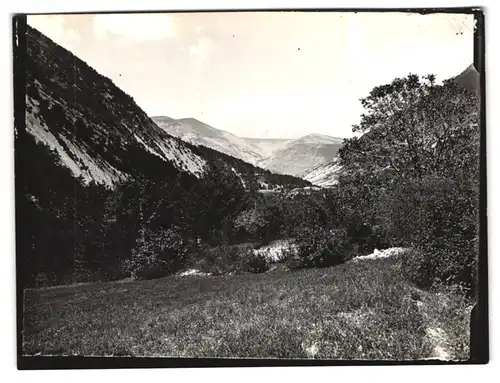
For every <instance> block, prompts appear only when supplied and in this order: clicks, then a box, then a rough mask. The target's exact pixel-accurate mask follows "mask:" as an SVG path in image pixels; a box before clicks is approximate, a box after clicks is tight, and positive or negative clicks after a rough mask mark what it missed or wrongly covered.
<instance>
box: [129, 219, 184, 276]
mask: <svg viewBox="0 0 500 383" xmlns="http://www.w3.org/2000/svg"><path fill="white" fill-rule="evenodd" d="M188 249H189V245H188V244H187V243H186V242H185V241H184V239H183V237H182V236H181V235H180V234H179V233H178V231H177V230H176V229H175V228H170V229H167V230H163V229H159V230H156V231H151V230H145V232H144V234H143V235H141V236H139V238H138V240H137V245H136V247H135V248H134V249H132V258H131V259H129V260H126V261H125V264H124V266H125V270H126V271H127V273H128V274H129V275H130V276H131V277H132V278H134V279H154V278H161V277H164V276H166V275H169V274H172V273H174V272H176V271H178V270H179V269H181V268H182V267H183V266H184V264H185V262H186V259H187V253H188Z"/></svg>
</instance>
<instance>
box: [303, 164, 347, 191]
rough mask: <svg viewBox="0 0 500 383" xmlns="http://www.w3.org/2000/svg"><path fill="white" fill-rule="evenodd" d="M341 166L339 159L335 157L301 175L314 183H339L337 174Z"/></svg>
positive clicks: (324, 184)
mask: <svg viewBox="0 0 500 383" xmlns="http://www.w3.org/2000/svg"><path fill="white" fill-rule="evenodd" d="M340 169H341V167H340V166H339V164H338V159H337V158H334V159H333V160H331V161H328V162H326V163H324V164H320V165H317V166H315V167H313V168H311V169H308V170H306V171H305V172H304V173H301V174H300V175H299V177H301V178H303V179H305V180H307V181H309V182H311V183H312V184H314V185H317V186H322V187H329V186H333V185H335V184H336V183H337V174H338V172H339V171H340Z"/></svg>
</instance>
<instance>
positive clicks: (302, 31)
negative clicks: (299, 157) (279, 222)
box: [28, 12, 474, 138]
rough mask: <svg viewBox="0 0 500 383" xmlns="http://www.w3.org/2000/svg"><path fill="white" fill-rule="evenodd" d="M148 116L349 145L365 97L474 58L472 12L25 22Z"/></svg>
mask: <svg viewBox="0 0 500 383" xmlns="http://www.w3.org/2000/svg"><path fill="white" fill-rule="evenodd" d="M28 23H29V24H30V25H32V26H34V27H35V28H37V29H38V30H40V31H41V32H43V33H45V34H46V35H47V36H49V37H50V38H51V39H53V40H54V41H55V42H57V43H58V44H61V45H62V46H64V47H65V48H66V49H69V50H70V51H71V52H73V53H74V54H76V55H77V56H78V57H80V58H81V59H83V60H84V61H86V62H87V63H88V64H89V65H91V66H92V67H94V68H95V69H96V70H97V71H98V72H99V73H101V74H103V75H105V76H107V77H109V78H111V79H112V80H113V82H114V83H115V84H116V85H118V86H119V87H120V88H121V89H123V90H124V91H125V92H127V93H128V94H130V95H131V96H132V97H133V98H134V99H135V101H136V102H137V103H138V105H139V106H140V107H142V108H143V109H144V110H145V111H146V113H148V114H149V115H151V116H154V115H166V116H170V117H173V118H182V117H194V118H197V119H199V120H201V121H203V122H205V123H208V124H210V125H212V126H214V127H216V128H219V129H223V130H227V131H229V132H232V133H234V134H237V135H239V136H247V137H283V138H296V137H299V136H303V135H306V134H310V133H323V134H328V135H332V136H338V137H346V136H351V135H352V125H353V124H356V123H358V122H359V116H360V114H361V113H362V111H363V110H362V108H361V105H360V102H359V99H360V98H362V97H365V96H366V95H367V94H368V93H369V91H370V90H371V89H372V88H373V87H374V86H376V85H381V84H385V83H388V82H390V81H391V80H392V79H393V78H395V77H402V76H406V75H407V74H409V73H410V72H411V73H416V74H421V75H423V74H428V73H434V74H436V75H437V76H438V79H444V78H448V77H451V76H454V75H457V74H459V73H460V72H461V71H462V70H464V69H465V68H466V67H467V66H468V65H470V64H471V63H472V62H473V24H474V20H473V17H472V16H468V15H453V14H448V15H445V14H436V15H425V16H423V15H417V14H403V13H357V14H354V13H331V12H259V13H256V12H249V13H244V12H238V13H177V14H101V15H52V16H47V15H44V16H29V17H28Z"/></svg>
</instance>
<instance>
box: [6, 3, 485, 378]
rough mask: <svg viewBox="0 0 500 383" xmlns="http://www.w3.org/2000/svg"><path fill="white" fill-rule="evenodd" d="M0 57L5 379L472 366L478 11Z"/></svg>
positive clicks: (54, 19) (223, 23)
mask: <svg viewBox="0 0 500 383" xmlns="http://www.w3.org/2000/svg"><path fill="white" fill-rule="evenodd" d="M13 47H14V64H13V69H14V93H13V95H14V107H15V123H14V141H15V142H14V152H15V153H14V158H15V197H16V201H15V210H16V217H15V218H16V270H17V278H16V281H17V294H18V299H17V305H18V307H17V310H18V326H20V327H19V328H18V351H17V352H18V363H20V364H19V368H21V369H23V368H27V369H33V368H35V369H36V368H44V366H45V367H46V366H48V364H45V365H44V363H52V362H51V361H54V360H58V361H61V360H63V361H64V360H65V358H67V360H72V358H73V359H74V358H77V359H75V360H79V361H80V362H81V363H85V360H86V361H87V362H88V361H90V360H97V359H99V360H101V361H102V362H103V364H105V363H113V362H112V361H113V360H120V361H122V362H120V363H122V364H121V366H122V367H123V366H127V360H129V361H130V363H132V361H137V360H139V364H140V360H146V359H150V360H157V361H158V360H160V361H162V360H163V361H168V360H170V361H172V363H173V365H186V364H184V363H185V362H183V361H189V363H191V365H193V366H196V365H206V363H207V361H210V363H211V365H213V366H223V365H226V366H227V365H234V366H241V365H256V366H258V365H270V366H272V365H279V364H280V363H281V365H294V364H295V363H310V364H314V363H324V364H329V363H330V364H349V363H355V364H361V365H363V364H370V363H375V362H377V363H393V362H397V363H401V364H412V363H423V362H425V363H429V364H446V363H473V364H483V363H487V362H488V358H489V356H488V316H487V294H488V286H487V254H486V253H487V251H486V250H487V249H486V216H485V214H486V200H485V194H484V193H485V190H484V188H485V182H486V180H485V177H486V169H485V166H486V160H485V158H486V157H485V156H486V153H485V151H486V147H485V137H484V135H485V117H484V116H485V114H484V113H485V105H484V100H485V96H484V95H485V89H484V86H485V68H484V55H485V53H484V18H483V12H482V10H480V9H479V8H470V9H456V10H453V9H442V10H430V9H429V10H427V11H422V10H415V11H412V10H410V9H408V10H404V11H403V10H401V11H387V10H369V11H368V10H366V11H363V10H358V11H349V10H333V9H332V10H326V9H324V10H321V11H313V10H307V11H306V10H302V11H299V10H295V11H294V10H281V11H280V10H269V11H222V10H221V11H194V10H193V11H182V12H177V11H175V12H174V11H170V12H166V11H165V12H133V13H131V12H113V13H73V14H69V13H67V14H28V15H17V16H15V17H14V18H13ZM78 358H80V359H78ZM93 358H96V359H93ZM30 361H31V362H33V363H34V364H32V365H31V367H30ZM203 361H205V362H203ZM304 361H305V362H304ZM54 363H55V362H54ZM61 363H63V362H61ZM134 363H135V362H134ZM231 363H232V364H231ZM252 363H253V364H252ZM23 366H24V367H23ZM51 366H52V367H53V365H51Z"/></svg>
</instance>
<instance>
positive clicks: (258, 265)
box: [200, 245, 269, 276]
mask: <svg viewBox="0 0 500 383" xmlns="http://www.w3.org/2000/svg"><path fill="white" fill-rule="evenodd" d="M200 266H201V270H202V271H203V272H205V273H209V274H212V275H215V276H220V275H229V274H238V273H240V272H250V273H263V272H266V271H267V270H269V263H268V262H267V260H266V259H265V258H264V257H263V256H261V255H258V254H255V253H254V251H253V247H252V246H245V247H238V246H229V245H221V246H217V247H215V248H212V249H210V250H208V251H206V252H205V254H204V257H203V260H202V262H201V264H200Z"/></svg>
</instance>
